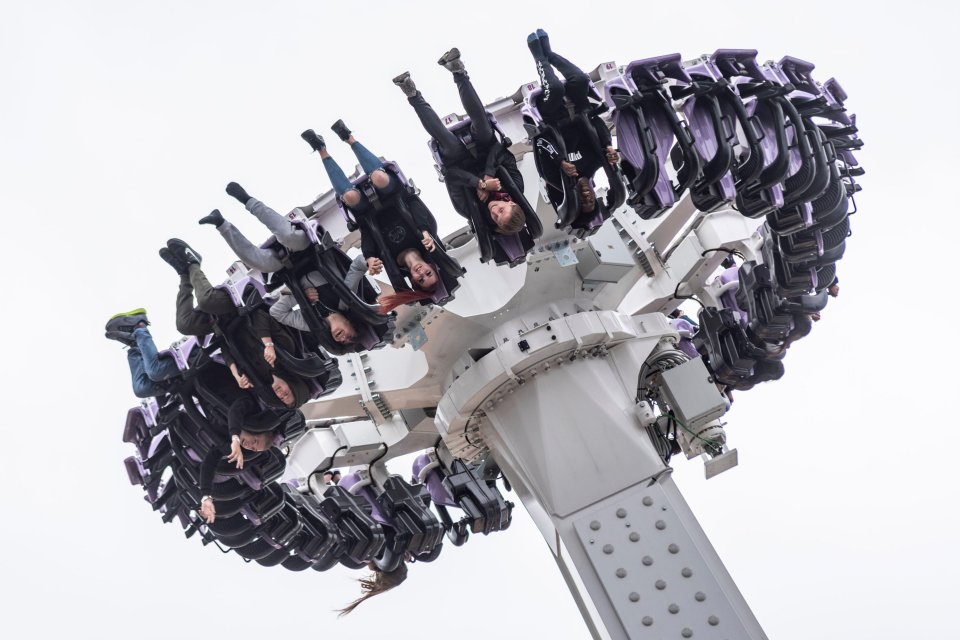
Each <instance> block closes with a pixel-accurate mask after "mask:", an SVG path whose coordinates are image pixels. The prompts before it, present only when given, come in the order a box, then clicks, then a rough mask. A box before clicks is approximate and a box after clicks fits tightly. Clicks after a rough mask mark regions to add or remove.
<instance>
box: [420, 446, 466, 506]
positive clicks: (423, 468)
mask: <svg viewBox="0 0 960 640" xmlns="http://www.w3.org/2000/svg"><path fill="white" fill-rule="evenodd" d="M413 480H414V482H415V483H420V484H424V485H426V486H427V490H428V491H429V492H430V499H431V500H433V502H434V504H439V505H443V506H445V507H455V506H457V503H456V502H455V501H454V500H453V497H452V496H451V495H450V492H449V491H447V489H446V487H444V486H443V471H442V469H441V467H440V462H439V461H437V460H432V459H431V457H430V455H429V454H426V453H424V454H422V455H420V456H417V458H416V460H414V461H413Z"/></svg>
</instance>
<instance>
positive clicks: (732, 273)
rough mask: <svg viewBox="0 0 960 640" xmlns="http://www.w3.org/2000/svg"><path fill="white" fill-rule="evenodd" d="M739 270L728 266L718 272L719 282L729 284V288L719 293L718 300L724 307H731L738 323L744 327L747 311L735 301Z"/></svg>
mask: <svg viewBox="0 0 960 640" xmlns="http://www.w3.org/2000/svg"><path fill="white" fill-rule="evenodd" d="M739 271H740V269H739V267H730V268H729V269H726V270H724V272H723V273H721V274H720V282H721V284H724V285H729V288H727V290H726V291H724V292H723V293H722V294H720V301H721V302H722V303H723V306H724V307H726V308H727V309H731V310H732V311H733V312H734V313H735V314H736V316H737V319H738V320H739V321H740V324H741V325H743V326H744V327H746V326H747V321H748V320H749V319H748V318H747V312H746V311H744V310H743V309H741V308H740V304H739V303H738V302H737V285H738V284H739V277H740V274H739ZM735 283H736V284H735Z"/></svg>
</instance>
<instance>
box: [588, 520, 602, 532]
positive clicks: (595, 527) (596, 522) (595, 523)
mask: <svg viewBox="0 0 960 640" xmlns="http://www.w3.org/2000/svg"><path fill="white" fill-rule="evenodd" d="M590 528H591V529H593V530H594V531H599V530H600V521H599V520H594V521H593V522H591V523H590Z"/></svg>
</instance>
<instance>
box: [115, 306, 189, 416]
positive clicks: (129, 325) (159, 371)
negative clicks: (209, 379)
mask: <svg viewBox="0 0 960 640" xmlns="http://www.w3.org/2000/svg"><path fill="white" fill-rule="evenodd" d="M147 324H149V323H148V321H147V312H146V311H145V310H144V309H134V310H133V311H127V312H126V313H118V314H117V315H115V316H113V317H112V318H110V320H109V321H108V322H107V326H106V337H107V339H109V340H116V341H118V342H120V343H122V344H125V345H127V346H128V347H129V350H128V351H127V363H128V364H129V365H130V379H131V382H132V383H133V394H134V395H135V396H137V397H138V398H152V397H155V396H161V395H164V394H165V393H167V387H168V385H166V384H164V383H165V382H167V381H168V380H171V379H173V378H175V377H177V376H179V375H180V368H179V367H178V366H177V362H176V360H174V359H173V357H172V356H161V355H160V354H159V352H158V351H157V345H156V344H155V343H154V342H153V337H152V336H151V335H150V330H149V329H147Z"/></svg>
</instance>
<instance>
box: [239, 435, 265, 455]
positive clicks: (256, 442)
mask: <svg viewBox="0 0 960 640" xmlns="http://www.w3.org/2000/svg"><path fill="white" fill-rule="evenodd" d="M271 444H273V433H272V432H269V433H250V432H249V431H241V432H240V446H241V447H243V448H244V449H246V450H247V451H266V450H267V449H269V448H270V445H271Z"/></svg>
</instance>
